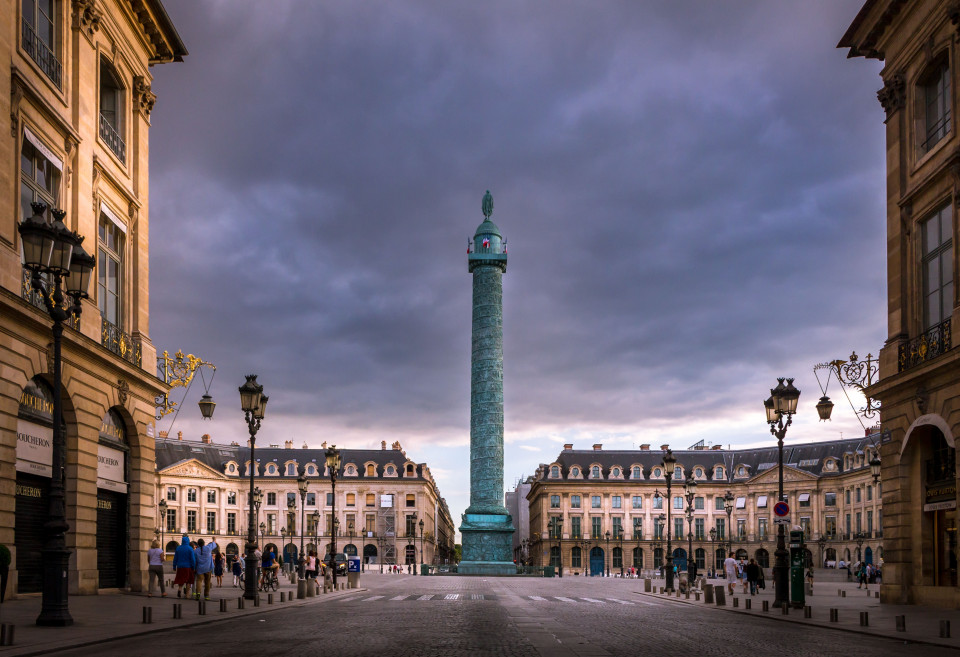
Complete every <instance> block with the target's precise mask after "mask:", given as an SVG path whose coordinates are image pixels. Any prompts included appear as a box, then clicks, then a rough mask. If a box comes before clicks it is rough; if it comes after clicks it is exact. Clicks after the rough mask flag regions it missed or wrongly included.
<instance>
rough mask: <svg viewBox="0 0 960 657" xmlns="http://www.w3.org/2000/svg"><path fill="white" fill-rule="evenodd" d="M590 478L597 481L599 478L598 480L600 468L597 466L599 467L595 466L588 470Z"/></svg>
mask: <svg viewBox="0 0 960 657" xmlns="http://www.w3.org/2000/svg"><path fill="white" fill-rule="evenodd" d="M590 478H591V479H599V478H600V466H599V465H595V466H593V467H592V468H590Z"/></svg>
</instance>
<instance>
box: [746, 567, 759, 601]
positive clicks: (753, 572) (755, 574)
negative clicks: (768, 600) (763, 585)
mask: <svg viewBox="0 0 960 657" xmlns="http://www.w3.org/2000/svg"><path fill="white" fill-rule="evenodd" d="M745 570H746V572H747V583H748V584H749V585H750V595H756V594H757V583H758V582H759V581H760V566H758V565H757V560H756V559H751V560H750V563H748V564H747V567H746V569H745Z"/></svg>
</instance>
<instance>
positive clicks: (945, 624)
mask: <svg viewBox="0 0 960 657" xmlns="http://www.w3.org/2000/svg"><path fill="white" fill-rule="evenodd" d="M940 638H941V639H949V638H950V621H948V620H942V621H940Z"/></svg>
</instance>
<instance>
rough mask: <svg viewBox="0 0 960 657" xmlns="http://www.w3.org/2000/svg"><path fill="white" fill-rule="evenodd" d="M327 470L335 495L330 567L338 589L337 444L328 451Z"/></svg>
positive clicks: (334, 585) (338, 451) (338, 467)
mask: <svg viewBox="0 0 960 657" xmlns="http://www.w3.org/2000/svg"><path fill="white" fill-rule="evenodd" d="M325 455H326V458H327V470H329V471H330V491H331V493H332V495H333V522H331V523H330V524H331V531H332V533H333V536H331V538H330V567H331V568H332V569H333V589H334V590H336V589H337V525H339V524H340V523H339V521H338V519H337V472H338V471H339V470H340V450H338V449H337V446H336V445H331V446H330V447H328V448H327V451H326V454H325Z"/></svg>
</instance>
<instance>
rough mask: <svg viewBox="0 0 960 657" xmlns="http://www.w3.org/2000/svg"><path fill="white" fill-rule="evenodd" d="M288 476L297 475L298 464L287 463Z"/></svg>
mask: <svg viewBox="0 0 960 657" xmlns="http://www.w3.org/2000/svg"><path fill="white" fill-rule="evenodd" d="M287 476H288V477H296V476H297V465H296V464H295V463H287Z"/></svg>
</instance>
